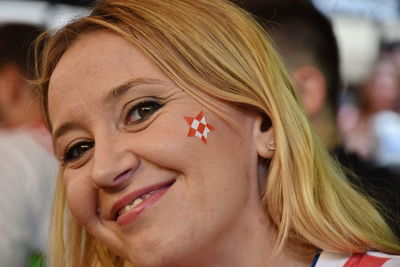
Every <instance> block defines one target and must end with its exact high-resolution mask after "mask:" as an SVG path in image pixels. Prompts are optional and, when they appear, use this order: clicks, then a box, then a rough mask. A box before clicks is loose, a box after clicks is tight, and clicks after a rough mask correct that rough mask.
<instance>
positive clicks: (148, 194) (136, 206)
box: [114, 179, 175, 224]
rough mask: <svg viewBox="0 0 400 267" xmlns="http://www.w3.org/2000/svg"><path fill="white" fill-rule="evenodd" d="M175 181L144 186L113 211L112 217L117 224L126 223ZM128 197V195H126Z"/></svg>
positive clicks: (153, 201)
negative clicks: (138, 192) (135, 195)
mask: <svg viewBox="0 0 400 267" xmlns="http://www.w3.org/2000/svg"><path fill="white" fill-rule="evenodd" d="M174 183H175V179H174V180H172V181H169V182H168V183H166V184H165V183H164V184H160V185H156V186H151V187H149V188H146V189H144V190H141V191H143V193H142V194H140V195H139V196H137V197H135V198H133V199H131V200H130V201H128V202H127V203H126V204H125V205H123V206H122V207H121V208H120V209H118V210H117V211H116V212H115V215H114V219H115V220H116V221H117V222H118V223H119V224H126V223H128V222H130V221H132V220H133V219H135V218H136V217H137V216H138V215H139V214H140V213H141V212H142V211H144V210H145V209H147V208H149V207H150V206H152V205H153V204H154V203H155V202H157V200H158V199H160V198H161V197H162V196H163V195H164V193H165V192H166V191H167V190H168V189H169V188H170V187H171V186H172V185H173V184H174ZM128 198H129V196H128Z"/></svg>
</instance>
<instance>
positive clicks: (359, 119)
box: [343, 46, 400, 170]
mask: <svg viewBox="0 0 400 267" xmlns="http://www.w3.org/2000/svg"><path fill="white" fill-rule="evenodd" d="M397 50H399V49H397ZM397 50H396V49H395V46H393V47H391V48H387V49H384V50H383V51H382V53H381V55H380V56H379V58H378V60H377V62H376V64H375V66H374V67H373V69H372V72H371V73H370V75H369V76H368V77H367V79H366V80H365V82H364V83H363V84H362V85H361V86H360V87H359V88H358V89H356V90H355V95H356V102H358V107H356V112H355V116H354V117H355V119H354V120H353V123H352V124H349V125H347V126H346V127H345V128H344V129H343V133H344V136H345V139H346V147H347V148H348V149H349V150H351V151H354V152H355V153H357V154H359V155H360V156H361V157H363V158H366V159H369V160H374V161H375V162H376V163H377V164H379V165H383V166H388V167H391V168H393V169H395V170H398V169H400V116H399V111H400V53H399V52H398V51H397ZM399 51H400V50H399Z"/></svg>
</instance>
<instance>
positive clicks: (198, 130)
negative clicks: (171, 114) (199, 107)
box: [184, 111, 215, 144]
mask: <svg viewBox="0 0 400 267" xmlns="http://www.w3.org/2000/svg"><path fill="white" fill-rule="evenodd" d="M184 118H185V120H186V122H187V123H188V124H189V126H190V128H189V132H188V136H189V137H191V136H197V137H198V138H200V139H201V141H203V142H204V144H207V139H208V133H209V132H211V131H212V130H215V128H214V127H213V126H212V125H210V124H208V123H207V121H206V118H205V117H204V112H203V111H201V112H200V113H199V114H198V115H197V116H196V117H195V118H192V117H186V116H185V117H184Z"/></svg>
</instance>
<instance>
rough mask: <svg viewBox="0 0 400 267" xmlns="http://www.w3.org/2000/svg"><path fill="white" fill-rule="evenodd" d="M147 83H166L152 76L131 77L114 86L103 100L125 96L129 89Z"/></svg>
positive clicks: (108, 100) (105, 101)
mask: <svg viewBox="0 0 400 267" xmlns="http://www.w3.org/2000/svg"><path fill="white" fill-rule="evenodd" d="M145 84H162V85H164V84H165V83H163V82H162V81H160V80H157V79H150V78H135V79H130V80H127V81H126V82H124V83H122V84H121V85H118V86H116V87H114V88H112V89H111V90H110V92H108V93H107V94H106V96H105V97H104V99H103V102H104V103H107V102H110V101H113V100H115V99H116V98H120V97H121V96H123V95H124V94H125V93H126V92H127V91H129V90H130V89H132V88H133V87H135V86H138V85H145Z"/></svg>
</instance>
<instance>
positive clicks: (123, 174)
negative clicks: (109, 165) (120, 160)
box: [113, 169, 132, 182]
mask: <svg viewBox="0 0 400 267" xmlns="http://www.w3.org/2000/svg"><path fill="white" fill-rule="evenodd" d="M131 173H132V169H129V170H126V171H124V172H123V173H121V174H120V175H118V176H117V177H115V178H114V179H113V182H121V181H124V180H125V179H126V178H127V177H128V176H129V175H130V174H131Z"/></svg>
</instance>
